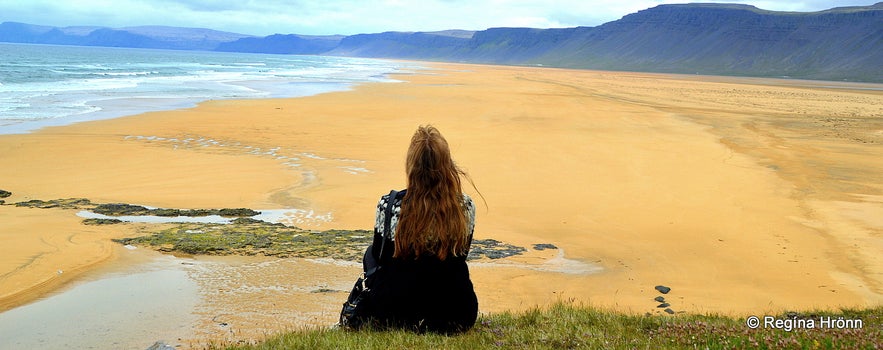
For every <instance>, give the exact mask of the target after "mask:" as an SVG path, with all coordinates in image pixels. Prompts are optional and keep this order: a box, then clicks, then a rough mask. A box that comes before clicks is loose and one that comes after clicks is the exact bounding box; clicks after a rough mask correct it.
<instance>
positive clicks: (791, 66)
mask: <svg viewBox="0 0 883 350" xmlns="http://www.w3.org/2000/svg"><path fill="white" fill-rule="evenodd" d="M0 41H5V42H19V43H36V44H60V45H86V46H115V47H139V48H156V49H176V50H214V51H230V52H252V53H274V54H311V55H332V56H352V57H371V58H393V59H414V60H427V61H447V62H467V63H485V64H509V65H534V66H551V67H563V68H582V69H602V70H626V71H646V72H661V73H688V74H712V75H740V76H761V77H791V78H803V79H819V80H850V81H866V82H883V69H880V62H883V2H879V3H876V4H874V5H870V6H847V7H837V8H832V9H828V10H823V11H816V12H780V11H768V10H763V9H759V8H757V7H755V6H751V5H742V4H718V3H692V4H665V5H658V6H655V7H652V8H648V9H645V10H641V11H638V12H635V13H632V14H628V15H626V16H623V17H622V18H620V19H619V20H616V21H611V22H607V23H604V24H602V25H599V26H595V27H572V28H553V29H538V28H489V29H486V30H481V31H466V30H446V31H436V32H383V33H373V34H356V35H349V36H340V35H328V36H322V35H319V36H316V35H309V36H308V35H297V34H274V35H270V36H265V37H258V36H251V35H245V34H238V33H229V32H222V31H216V30H211V29H203V28H178V27H162V26H138V27H126V28H117V29H114V28H103V27H90V26H78V27H65V28H57V27H50V26H40V25H31V24H25V23H16V22H4V23H0Z"/></svg>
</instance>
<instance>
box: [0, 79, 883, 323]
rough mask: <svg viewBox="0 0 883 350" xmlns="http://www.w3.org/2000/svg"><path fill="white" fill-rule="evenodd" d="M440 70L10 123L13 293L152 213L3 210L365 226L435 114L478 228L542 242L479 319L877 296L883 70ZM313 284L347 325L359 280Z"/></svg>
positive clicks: (102, 257) (64, 270) (249, 304)
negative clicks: (89, 220) (125, 219)
mask: <svg viewBox="0 0 883 350" xmlns="http://www.w3.org/2000/svg"><path fill="white" fill-rule="evenodd" d="M427 65H429V66H431V67H432V68H433V69H432V70H427V71H417V72H414V73H413V74H402V75H396V76H395V78H396V79H399V80H402V81H403V82H401V83H376V84H365V85H361V86H358V87H356V88H355V89H353V90H352V91H345V92H335V93H327V94H322V95H318V96H312V97H306V98H294V99H271V100H244V101H210V102H206V103H202V104H200V105H199V106H198V107H196V108H192V109H185V110H176V111H168V112H155V113H146V114H142V115H137V116H132V117H125V118H117V119H112V120H104V121H95V122H86V123H80V124H75V125H70V126H63V127H52V128H46V129H43V130H40V131H37V132H34V133H31V134H26V135H3V136H0V164H3V166H2V168H0V188H2V189H5V190H8V191H12V192H13V196H12V197H10V198H6V202H7V205H3V206H0V242H3V243H2V245H0V310H5V309H9V308H11V307H13V306H15V305H20V304H22V303H24V302H27V301H29V300H33V299H35V298H36V297H38V296H40V295H41V294H43V293H46V292H48V291H51V290H55V289H57V288H59V287H60V286H62V285H64V284H66V283H67V282H69V281H71V280H73V279H76V278H77V276H78V275H79V274H80V273H81V272H84V271H88V270H90V269H91V268H93V267H96V266H100V265H106V264H108V263H109V262H114V261H116V262H117V263H119V260H118V259H117V257H118V255H119V254H120V250H119V249H118V247H117V245H116V244H115V243H112V242H111V241H110V239H111V238H115V237H128V236H133V235H136V234H137V232H138V230H139V228H138V225H135V224H127V225H111V226H85V225H82V224H81V223H80V222H81V220H82V219H81V218H79V217H76V215H75V214H76V212H75V211H71V210H63V209H30V208H18V207H14V206H11V205H9V204H10V203H15V202H19V201H26V200H30V199H44V200H48V199H58V198H72V197H83V198H88V199H90V200H92V201H93V202H96V203H132V204H140V205H150V206H156V207H165V208H182V209H183V208H223V207H248V208H256V209H260V208H298V209H304V210H305V211H310V210H311V211H313V212H314V213H316V214H317V215H319V214H322V215H326V214H327V215H326V216H325V217H326V218H327V220H312V221H306V222H302V223H301V224H302V225H305V226H304V227H305V228H310V229H328V228H341V229H369V228H370V227H372V225H373V219H374V218H373V214H374V206H375V204H376V201H377V199H378V198H379V196H380V195H382V194H384V193H386V192H388V191H389V189H391V188H401V187H403V186H404V173H403V172H404V169H403V164H404V152H405V150H406V147H407V144H408V140H409V138H410V136H411V134H412V132H413V131H414V129H415V128H416V126H418V125H420V124H433V125H435V126H437V127H438V128H439V129H440V130H441V131H442V133H443V134H444V135H445V136H446V138H447V139H448V141H449V142H450V143H451V147H452V152H453V155H454V158H455V159H456V160H457V161H458V164H459V165H460V166H461V167H463V168H465V169H466V170H467V171H468V172H469V173H470V174H471V176H472V178H473V179H474V181H475V184H476V186H477V187H478V189H479V190H480V191H481V193H482V194H483V197H484V198H485V200H486V207H485V206H484V205H483V204H484V203H483V202H482V201H481V200H480V197H479V196H478V194H476V193H475V192H474V190H473V189H472V188H471V187H469V186H467V187H466V188H467V189H468V191H469V192H470V194H471V195H472V196H473V197H474V198H476V199H477V202H478V204H479V211H478V225H477V227H476V232H475V235H476V238H477V239H486V238H493V239H497V240H500V241H503V242H506V243H511V244H514V245H518V246H523V247H527V248H528V252H527V253H526V254H525V255H523V256H519V257H513V258H507V259H502V260H504V261H499V262H496V261H495V262H492V263H489V262H481V263H475V264H473V267H472V273H473V281H474V283H475V286H476V287H475V288H476V292H477V294H478V296H479V302H480V310H481V312H495V311H501V310H507V309H512V310H518V309H525V308H529V307H533V306H536V305H540V306H542V305H547V304H549V303H551V302H555V301H558V300H571V299H572V300H576V301H579V302H583V303H586V304H591V305H595V306H599V307H603V308H609V309H613V310H618V311H623V312H629V313H641V314H643V313H645V312H659V311H658V310H657V309H656V303H655V302H653V298H654V297H655V296H657V295H659V293H658V292H657V291H655V290H654V286H655V285H659V284H662V285H666V286H669V287H671V288H672V292H671V294H669V296H668V297H667V299H668V300H670V302H671V304H672V308H673V309H675V310H677V311H685V312H696V313H707V312H715V313H725V314H735V315H745V314H759V313H764V312H774V311H781V310H794V309H814V308H837V307H841V306H857V307H862V306H869V305H879V304H881V303H883V255H881V254H879V252H880V251H883V236H881V233H883V161H881V160H883V85H871V84H848V83H836V82H812V81H792V80H775V79H754V78H728V77H703V76H681V75H662V74H644V73H625V72H599V71H580V70H563V69H548V68H523V67H500V66H478V65H453V64H427ZM185 141H186V142H185ZM295 159H296V160H295ZM295 163H296V164H295ZM538 243H551V244H554V245H555V246H557V247H558V248H559V249H557V250H544V251H536V250H534V249H532V248H530V247H532V246H533V244H538ZM317 266H318V265H317ZM358 269H359V268H358V266H352V265H350V266H343V267H340V268H338V269H336V270H333V271H332V272H328V273H324V272H323V273H309V274H307V275H309V276H310V277H309V278H313V279H322V278H323V276H326V277H327V276H332V275H334V274H339V275H340V276H335V277H327V278H331V279H335V281H336V282H333V283H336V284H335V285H340V286H341V287H340V288H339V289H341V290H343V289H346V287H347V284H351V283H352V282H351V281H352V280H353V279H354V278H355V276H356V274H357V271H358ZM273 276H276V277H273V279H274V280H275V283H277V284H282V285H284V284H286V281H285V278H287V277H285V276H286V275H284V274H279V275H273ZM279 276H281V277H279ZM292 278H293V277H292ZM329 284H331V282H329ZM255 298H258V299H260V297H259V296H256V297H255ZM317 298H320V299H314V300H307V301H300V302H292V303H291V305H293V306H291V309H292V310H293V312H298V309H297V305H306V304H309V307H307V306H304V307H305V308H309V309H310V310H312V311H311V312H313V311H315V313H314V315H316V316H315V317H314V318H313V321H315V323H318V324H322V323H324V324H330V323H333V322H334V321H335V320H336V319H335V318H336V312H337V311H339V305H340V302H342V299H343V298H345V293H331V294H329V295H326V296H322V297H319V296H317ZM321 298H324V299H321ZM317 300H319V301H317ZM227 302H228V303H233V304H236V303H241V305H240V307H242V308H243V309H254V308H258V309H259V308H260V307H262V306H261V305H263V304H261V303H259V302H256V301H253V300H252V301H248V300H239V301H237V300H228V301H227ZM326 302H327V304H325V303H326ZM268 305H269V304H268ZM267 307H268V308H273V307H274V306H267ZM256 313H260V310H257V312H256ZM279 317H283V316H279ZM283 318H284V317H283ZM206 322H208V323H210V322H211V321H206ZM283 328H284V327H279V328H276V330H281V329H283ZM268 329H273V326H269V327H268Z"/></svg>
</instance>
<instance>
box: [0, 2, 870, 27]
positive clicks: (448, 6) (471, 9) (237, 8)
mask: <svg viewBox="0 0 883 350" xmlns="http://www.w3.org/2000/svg"><path fill="white" fill-rule="evenodd" d="M875 1H883V0H803V1H801V0H789V1H782V0H757V1H755V0H742V1H729V0H693V2H730V3H742V4H748V5H754V6H757V7H758V8H761V9H765V10H774V11H799V12H811V11H820V10H826V9H829V8H833V7H841V6H865V5H871V4H873V3H874V2H875ZM686 2H690V1H689V0H687V1H671V0H669V1H665V0H566V1H556V0H545V1H542V0H541V1H527V0H428V1H406V0H386V1H358V0H71V1H68V0H0V22H7V21H9V22H24V23H30V24H39V25H47V26H55V27H67V26H102V27H111V28H122V27H129V26H141V25H165V26H175V27H192V28H210V29H216V30H221V31H228V32H234V33H241V34H249V35H259V36H265V35H270V34H305V35H334V34H343V35H352V34H359V33H379V32H385V31H436V30H445V29H465V30H484V29H487V28H492V27H533V28H562V27H576V26H597V25H600V24H603V23H606V22H610V21H615V20H617V19H620V18H622V17H623V16H625V15H627V14H630V13H634V12H637V11H640V10H643V9H647V8H651V7H654V6H657V5H660V4H667V3H686Z"/></svg>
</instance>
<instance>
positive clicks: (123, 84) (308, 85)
mask: <svg viewBox="0 0 883 350" xmlns="http://www.w3.org/2000/svg"><path fill="white" fill-rule="evenodd" d="M413 69H419V67H417V66H415V65H413V64H408V63H401V62H392V61H384V60H374V59H362V58H343V57H327V56H298V55H269V54H247V53H228V52H206V51H172V50H152V49H130V48H107V47H82V46H55V45H31V44H11V43H0V134H12V133H27V132H30V131H33V130H36V129H39V128H41V127H45V126H56V125H67V124H71V123H76V122H81V121H88V120H97V119H107V118H115V117H120V116H126V115H133V114H138V113H143V112H148V111H156V110H169V109H179V108H187V107H192V106H194V105H196V104H197V103H199V102H201V101H207V100H215V99H254V98H283V97H300V96H309V95H314V94H319V93H324V92H331V91H340V90H346V89H348V88H349V87H351V86H352V85H353V84H358V83H365V82H393V81H394V80H392V79H390V78H388V77H387V74H389V73H393V72H402V71H410V70H413Z"/></svg>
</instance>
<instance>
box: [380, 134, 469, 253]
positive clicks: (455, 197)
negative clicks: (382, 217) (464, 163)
mask: <svg viewBox="0 0 883 350" xmlns="http://www.w3.org/2000/svg"><path fill="white" fill-rule="evenodd" d="M405 169H406V172H407V177H408V192H407V193H406V194H405V198H404V200H403V202H402V209H401V217H400V219H399V223H398V226H397V228H396V235H395V237H396V239H395V245H396V252H395V256H396V257H415V258H416V257H418V256H420V255H421V254H425V253H429V254H430V255H435V256H437V257H438V258H440V259H442V260H444V259H445V258H447V257H448V255H463V254H466V253H468V252H467V251H466V249H467V248H468V247H467V245H468V244H469V242H468V239H469V237H468V235H469V232H466V228H467V223H466V215H465V213H464V211H463V194H462V190H461V185H460V175H461V174H463V171H461V170H460V169H459V168H458V167H457V165H456V164H455V163H454V161H453V159H451V150H450V148H449V147H448V142H447V141H446V140H445V138H444V137H442V135H441V133H440V132H439V131H438V129H436V128H435V127H432V126H421V127H419V128H417V131H416V132H415V133H414V136H413V137H412V138H411V145H410V147H409V148H408V154H407V157H406V160H405Z"/></svg>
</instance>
